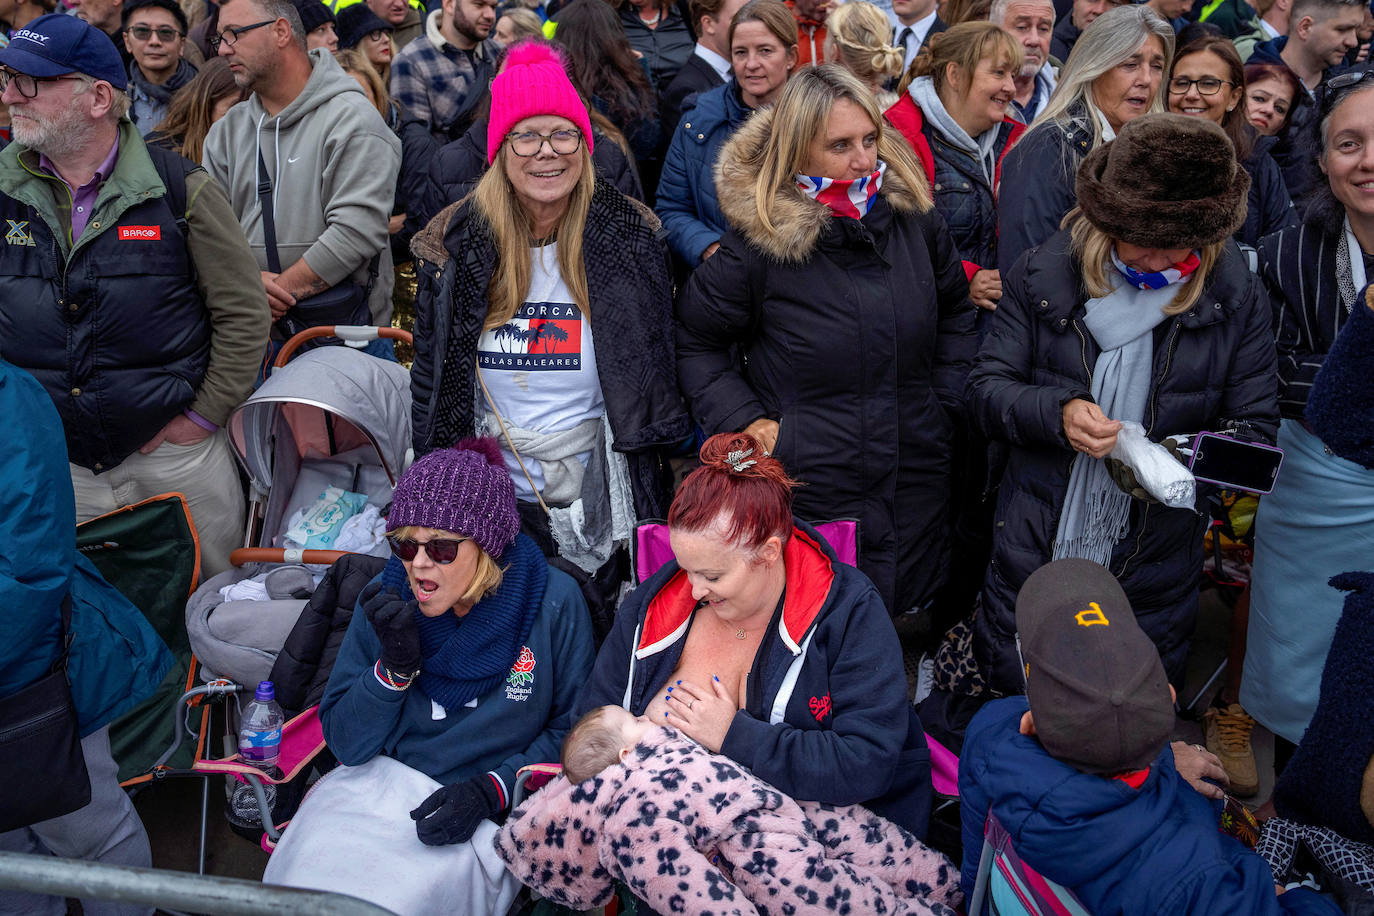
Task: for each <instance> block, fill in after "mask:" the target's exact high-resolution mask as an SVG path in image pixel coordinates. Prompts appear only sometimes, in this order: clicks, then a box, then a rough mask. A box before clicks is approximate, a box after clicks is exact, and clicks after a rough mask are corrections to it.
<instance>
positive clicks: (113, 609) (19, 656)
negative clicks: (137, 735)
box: [0, 361, 172, 737]
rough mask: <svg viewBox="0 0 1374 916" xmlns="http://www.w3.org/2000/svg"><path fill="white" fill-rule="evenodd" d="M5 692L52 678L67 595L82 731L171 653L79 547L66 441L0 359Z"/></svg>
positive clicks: (134, 692)
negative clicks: (6, 433)
mask: <svg viewBox="0 0 1374 916" xmlns="http://www.w3.org/2000/svg"><path fill="white" fill-rule="evenodd" d="M0 417H4V418H5V420H6V424H7V426H8V428H9V430H10V434H9V437H8V442H7V443H6V447H5V448H4V449H0V614H3V617H4V632H5V639H4V642H3V644H0V697H7V696H10V695H12V694H14V693H16V692H18V691H19V690H21V689H22V688H24V687H27V686H28V685H29V684H31V683H33V682H34V681H36V680H37V679H38V678H40V677H42V676H43V675H44V674H46V673H47V672H48V671H49V670H50V669H51V668H52V664H53V662H54V661H56V660H57V657H58V655H59V653H60V651H61V638H62V611H61V608H62V598H63V596H65V595H67V594H68V593H70V594H71V596H72V633H73V634H74V637H73V641H72V651H71V657H70V659H69V662H68V668H67V671H68V676H69V679H70V681H71V685H72V697H73V699H74V701H75V703H76V711H77V715H78V717H79V719H80V722H81V735H82V737H85V736H86V735H89V734H91V733H92V732H94V731H96V730H98V729H100V728H102V727H104V726H106V725H108V724H109V723H110V722H111V721H112V720H113V719H115V718H116V717H118V716H120V715H122V714H123V713H125V712H127V711H128V710H129V709H130V708H132V707H133V706H134V705H135V704H136V703H139V702H141V701H142V700H143V699H144V698H146V697H147V696H148V695H149V694H151V693H152V692H153V691H154V690H155V689H156V688H157V686H158V685H159V684H160V683H162V679H163V678H164V677H165V676H166V675H167V671H168V670H169V669H170V668H171V665H172V653H171V652H169V651H168V650H167V647H166V645H164V644H163V642H162V640H161V639H160V638H159V637H158V635H157V633H155V632H154V631H153V628H152V626H151V625H150V624H149V623H148V621H147V620H146V619H145V618H144V616H143V614H142V613H141V612H140V611H139V610H138V609H137V608H136V607H134V606H133V605H132V604H130V603H129V601H128V599H126V598H125V597H124V596H123V595H121V594H120V593H119V592H118V591H116V590H115V588H114V586H112V585H110V584H109V583H108V582H106V581H105V580H104V579H103V578H101V575H100V573H98V572H96V569H95V567H94V566H92V565H91V563H90V561H89V560H87V559H86V558H85V557H83V556H81V555H80V554H79V553H77V550H76V502H75V500H74V498H73V497H72V483H71V472H70V471H69V470H68V467H67V443H66V439H65V437H64V435H63V432H62V423H61V421H60V420H59V419H58V417H57V410H56V409H55V408H54V407H53V404H52V401H51V399H49V397H48V395H47V393H46V392H45V391H44V390H43V387H42V386H41V385H39V384H38V382H37V381H36V380H34V378H33V376H31V375H29V374H28V373H27V372H25V371H24V370H22V369H18V368H15V367H14V366H12V365H10V364H9V363H7V362H4V361H0Z"/></svg>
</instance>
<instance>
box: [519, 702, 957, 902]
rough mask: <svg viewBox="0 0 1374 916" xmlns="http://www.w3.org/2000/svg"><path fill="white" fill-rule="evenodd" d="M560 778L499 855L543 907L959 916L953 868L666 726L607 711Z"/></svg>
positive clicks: (872, 820)
mask: <svg viewBox="0 0 1374 916" xmlns="http://www.w3.org/2000/svg"><path fill="white" fill-rule="evenodd" d="M563 768H564V769H563V774H564V775H563V777H560V778H559V779H557V780H555V781H553V782H551V783H549V785H547V786H545V787H544V788H543V789H542V790H540V791H539V792H537V793H535V794H534V795H533V796H532V797H530V798H529V799H528V800H527V801H526V802H525V803H524V804H522V805H521V806H520V807H519V808H517V809H516V810H515V812H514V813H512V814H511V817H510V820H509V821H507V823H506V825H505V827H503V828H502V829H501V831H500V832H499V834H498V835H497V838H496V850H497V852H498V853H499V854H500V856H501V858H502V859H504V860H505V862H506V865H507V866H508V867H509V868H510V870H511V872H512V873H513V874H514V875H515V876H516V877H517V878H519V879H520V880H521V881H522V882H524V883H525V884H527V885H529V886H530V887H531V888H533V889H534V890H535V891H536V892H538V893H539V894H540V895H542V896H544V897H546V898H548V899H549V900H551V901H553V902H555V903H559V904H562V905H564V906H568V907H572V908H573V909H579V910H586V909H592V908H594V907H599V906H602V905H604V904H605V903H606V902H607V901H608V900H609V899H610V897H611V895H612V893H613V890H614V885H615V882H616V881H621V882H623V883H624V884H625V885H627V886H628V887H629V888H630V889H631V890H632V891H633V892H634V893H635V895H636V896H637V897H639V898H640V899H642V900H644V901H645V902H646V903H648V904H649V906H651V907H652V908H653V909H654V910H655V911H657V912H660V913H687V914H696V916H735V914H753V913H760V914H766V916H772V914H779V916H781V914H787V916H800V914H808V913H816V914H819V913H827V914H828V913H850V914H855V916H858V914H870V913H881V914H907V913H911V914H936V916H954V910H953V907H956V906H958V905H959V903H960V902H961V901H962V897H963V895H962V893H961V892H960V890H959V871H958V869H957V868H955V867H954V866H953V865H952V864H951V863H950V861H949V860H948V859H946V858H945V857H944V856H943V855H941V854H940V853H938V852H935V851H934V850H931V849H928V848H926V847H925V846H924V845H922V844H921V843H920V841H918V840H917V839H916V838H915V837H913V836H912V835H911V834H909V833H907V832H906V831H905V830H903V829H901V828H900V827H898V826H897V825H895V824H893V823H890V822H889V821H886V820H884V819H882V818H880V817H878V816H877V815H875V814H873V813H871V812H869V811H868V810H866V809H864V808H862V807H859V806H857V805H851V806H843V807H836V806H832V805H822V804H816V803H814V802H798V801H795V800H793V799H792V798H789V797H788V796H786V795H783V794H782V793H781V792H778V791H777V790H776V789H774V788H773V787H772V786H770V785H768V784H767V783H765V782H763V781H762V780H761V779H758V778H757V777H756V776H754V775H753V774H752V773H750V772H749V771H748V770H746V769H745V768H744V767H742V766H740V765H739V764H737V763H735V762H734V761H732V760H730V759H729V758H727V757H723V756H719V755H715V754H711V753H710V752H708V751H707V750H706V749H705V748H702V747H701V746H700V745H698V744H696V743H695V742H693V741H691V740H689V739H687V738H686V737H684V736H683V735H682V734H681V733H679V732H678V731H676V730H674V729H672V728H669V727H667V726H656V725H654V724H653V723H650V722H649V721H648V720H646V719H643V718H636V717H634V716H631V715H630V714H629V713H628V712H626V711H625V710H623V709H621V708H620V707H618V706H603V707H600V708H599V709H594V710H592V711H591V712H589V713H588V714H587V715H586V716H584V717H583V718H582V719H581V720H580V721H579V722H578V723H577V725H576V726H574V728H573V729H572V731H570V732H569V733H568V737H567V739H566V740H565V741H564V745H563Z"/></svg>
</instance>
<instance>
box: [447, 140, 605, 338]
mask: <svg viewBox="0 0 1374 916" xmlns="http://www.w3.org/2000/svg"><path fill="white" fill-rule="evenodd" d="M514 155H515V153H513V152H511V149H510V144H508V143H506V142H504V140H503V141H502V143H501V148H500V149H499V150H498V151H497V153H496V161H494V162H493V163H492V164H491V168H489V169H487V170H486V172H484V173H483V175H482V178H481V180H480V181H478V182H477V187H476V188H475V189H474V190H473V192H472V200H473V206H475V207H476V208H477V212H478V213H479V214H481V216H482V218H483V219H484V220H486V222H487V225H488V226H490V227H491V233H492V238H493V240H494V241H495V243H496V269H495V270H493V271H492V273H491V283H490V284H489V285H488V286H487V303H488V305H487V320H486V322H485V324H484V325H483V327H485V328H486V329H487V330H491V329H492V328H499V327H501V326H502V325H503V324H505V323H506V322H508V321H510V320H511V319H512V318H513V317H515V313H516V311H517V310H518V309H519V308H520V305H521V303H523V302H524V301H525V297H526V296H528V295H529V292H530V242H531V241H532V236H533V234H534V225H533V223H532V222H531V220H530V216H529V213H527V212H526V211H525V208H524V206H523V205H522V204H521V203H520V200H519V198H517V197H516V196H515V188H514V187H513V186H512V185H511V183H510V178H509V177H508V176H507V175H506V160H507V158H508V157H511V156H514ZM573 155H574V156H578V157H579V158H581V160H582V175H581V177H580V178H578V179H577V184H575V185H573V189H572V191H571V193H570V194H569V196H568V209H567V210H565V211H564V213H563V218H562V219H561V220H559V221H558V225H557V226H556V227H555V232H556V237H557V239H558V270H559V272H560V273H561V274H562V275H563V282H564V283H566V284H567V285H568V292H570V293H571V294H572V298H573V302H575V303H577V307H578V309H579V310H581V312H582V314H583V316H584V317H588V318H590V317H591V306H590V304H589V300H588V298H587V270H586V267H585V265H583V263H582V230H583V229H584V228H585V227H586V225H587V210H588V209H589V208H590V207H591V204H592V192H593V191H594V190H595V188H596V170H595V168H594V167H593V166H592V157H591V154H589V153H588V152H587V141H586V138H583V141H582V145H581V146H579V147H578V149H577V152H576V153H573Z"/></svg>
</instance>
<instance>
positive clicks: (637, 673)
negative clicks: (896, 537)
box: [574, 522, 932, 838]
mask: <svg viewBox="0 0 1374 916" xmlns="http://www.w3.org/2000/svg"><path fill="white" fill-rule="evenodd" d="M797 525H798V526H797V527H796V528H794V529H793V530H792V537H791V538H790V539H789V540H788V542H787V547H786V548H785V550H784V554H783V557H784V563H785V564H786V569H787V591H786V595H785V597H784V600H783V602H782V608H781V611H780V613H778V614H776V615H775V617H774V620H773V622H772V624H770V635H769V636H767V637H765V638H764V640H763V643H762V644H761V645H760V646H759V652H758V655H757V656H756V658H755V660H754V667H753V670H752V671H751V672H750V674H749V687H748V691H747V695H746V697H745V708H744V709H741V710H740V711H739V712H737V713H735V719H734V721H733V722H732V723H731V725H730V730H729V731H728V732H727V733H726V735H725V741H724V742H723V743H722V744H721V748H720V753H722V754H724V755H725V756H726V757H729V758H730V759H732V760H734V761H736V762H737V763H740V764H742V765H744V766H746V767H748V768H749V769H750V770H751V771H753V773H754V775H756V776H758V777H759V778H760V779H764V780H767V781H768V782H769V783H772V785H773V786H774V787H776V788H777V789H778V790H779V791H781V792H785V793H787V794H788V795H791V796H793V797H794V798H799V799H804V800H806V801H815V802H822V803H826V804H834V805H851V804H863V805H866V806H867V807H869V808H870V809H872V810H873V811H875V812H876V813H878V814H881V815H882V816H884V817H886V818H887V819H888V820H890V821H893V822H895V823H897V824H899V825H901V826H902V827H905V828H906V829H907V830H908V831H910V832H911V833H913V834H915V835H916V836H917V837H918V838H924V837H925V834H926V828H927V826H928V824H929V818H930V805H931V799H932V789H931V785H930V749H929V748H928V747H927V746H926V740H925V733H924V732H923V731H922V730H921V723H920V720H919V719H917V718H916V713H915V711H914V710H913V709H912V708H911V704H910V703H908V702H907V695H906V676H905V673H904V671H903V668H902V647H901V644H900V643H899V642H898V640H897V633H896V631H895V630H894V629H893V627H892V621H891V618H890V617H889V616H888V613H887V606H886V605H885V604H884V603H883V600H882V598H881V597H880V596H879V595H878V590H877V589H876V588H874V586H873V583H872V582H870V581H869V580H868V578H867V577H866V576H865V575H864V574H863V573H861V572H859V571H858V570H857V569H855V568H854V567H852V566H848V565H846V564H844V563H841V562H840V561H839V560H838V559H837V558H836V556H835V552H834V551H833V550H831V548H830V545H829V544H827V543H826V542H825V539H824V538H822V537H821V536H820V535H819V534H817V533H816V531H815V530H814V529H812V528H811V527H809V526H807V525H804V524H802V523H800V522H799V523H797ZM695 612H696V602H695V601H693V600H692V589H691V585H689V584H688V582H687V576H686V574H685V573H683V572H682V571H681V570H680V569H679V568H678V565H677V563H676V562H669V563H668V564H666V565H665V566H664V567H663V568H662V569H660V570H659V571H658V572H657V573H655V574H654V575H653V576H652V577H650V578H649V580H648V581H646V582H645V583H644V584H643V585H641V586H640V587H639V588H638V589H636V590H635V592H634V593H633V594H631V595H630V597H629V598H627V599H626V600H625V603H624V605H622V606H621V608H620V610H619V612H617V614H616V621H615V626H614V628H613V629H612V630H611V632H610V635H608V636H607V637H606V642H605V644H604V645H602V647H601V651H600V653H598V655H597V657H596V664H595V665H594V666H593V668H592V676H591V680H590V681H589V682H588V683H587V686H586V688H584V689H583V691H582V695H581V696H580V697H578V701H577V709H576V710H575V713H574V718H576V717H578V716H581V715H583V714H584V713H586V712H587V711H588V710H591V709H594V708H596V707H598V706H606V705H614V706H623V707H624V708H625V709H628V710H629V711H630V712H631V713H633V714H634V715H642V714H643V713H644V710H645V708H646V707H648V705H649V702H650V700H652V699H653V697H654V696H655V695H656V691H658V690H660V689H661V688H662V687H663V685H664V684H665V683H666V682H667V680H668V676H669V675H670V674H672V673H673V671H675V670H676V669H677V664H678V661H679V660H680V659H681V658H682V648H683V646H684V645H685V644H686V642H687V633H688V631H689V630H690V629H691V626H692V620H693V617H694V615H695Z"/></svg>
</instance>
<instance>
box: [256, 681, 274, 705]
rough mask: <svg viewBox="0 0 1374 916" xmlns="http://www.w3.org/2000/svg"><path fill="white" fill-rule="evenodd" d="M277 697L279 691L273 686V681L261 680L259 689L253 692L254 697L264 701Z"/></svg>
mask: <svg viewBox="0 0 1374 916" xmlns="http://www.w3.org/2000/svg"><path fill="white" fill-rule="evenodd" d="M276 698H277V692H276V689H275V688H273V686H272V682H271V681H260V682H259V683H258V689H257V690H256V691H254V693H253V699H255V700H261V701H262V702H264V703H266V702H267V701H269V700H275V699H276Z"/></svg>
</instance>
